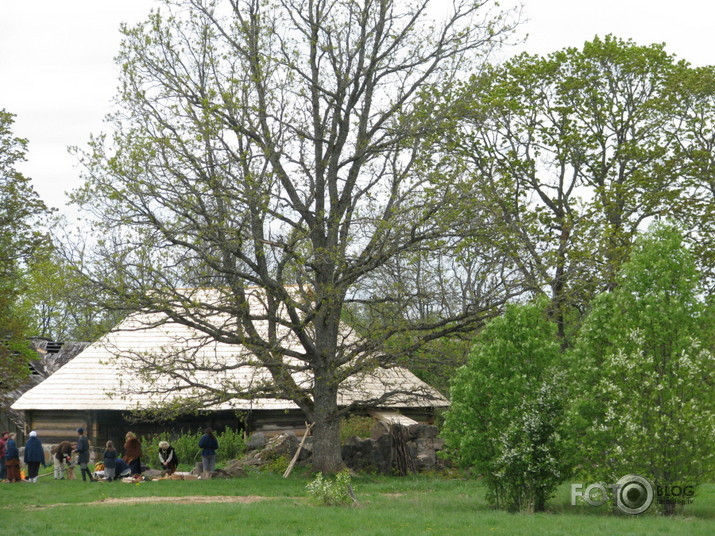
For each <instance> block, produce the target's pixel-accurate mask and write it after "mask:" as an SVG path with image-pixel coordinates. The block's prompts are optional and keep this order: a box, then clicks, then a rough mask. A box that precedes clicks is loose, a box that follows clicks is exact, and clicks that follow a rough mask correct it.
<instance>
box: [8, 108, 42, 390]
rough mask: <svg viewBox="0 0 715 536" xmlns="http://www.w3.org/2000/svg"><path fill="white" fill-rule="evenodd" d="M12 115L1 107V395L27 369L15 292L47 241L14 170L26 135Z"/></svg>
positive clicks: (38, 209)
mask: <svg viewBox="0 0 715 536" xmlns="http://www.w3.org/2000/svg"><path fill="white" fill-rule="evenodd" d="M13 118H14V115H13V114H11V113H9V112H7V111H5V110H0V378H2V379H1V380H0V395H4V394H6V393H7V392H8V391H11V390H12V389H14V388H15V387H16V386H17V385H18V384H19V383H21V382H22V381H23V380H24V379H25V378H26V377H27V375H28V374H29V367H28V365H27V361H28V359H29V358H30V357H33V353H32V351H31V350H30V347H29V344H28V339H27V338H28V336H29V335H30V334H31V333H30V332H29V318H28V316H27V315H26V314H25V311H24V310H23V308H22V307H21V304H20V296H21V294H22V292H23V290H24V287H25V280H24V270H25V268H26V266H27V262H28V260H29V259H31V258H32V256H33V255H34V254H35V253H36V252H37V251H38V250H41V249H43V248H44V247H46V246H47V241H46V236H45V235H44V234H43V233H42V232H40V231H38V228H39V221H40V219H41V218H42V217H43V216H45V215H46V214H47V212H48V210H47V207H46V206H45V204H44V203H43V202H42V200H41V199H40V198H39V196H38V195H37V192H35V190H34V188H33V187H32V184H31V183H30V179H29V178H27V177H25V176H24V175H22V173H20V172H19V171H18V170H17V164H18V163H20V162H22V161H23V160H24V159H25V153H26V151H27V140H24V139H22V138H18V137H16V136H14V135H13V133H12V125H13V122H14V120H13ZM3 398H4V397H3ZM3 402H4V400H3Z"/></svg>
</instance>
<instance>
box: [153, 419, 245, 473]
mask: <svg viewBox="0 0 715 536" xmlns="http://www.w3.org/2000/svg"><path fill="white" fill-rule="evenodd" d="M202 435H204V433H203V431H197V432H196V433H193V434H192V433H187V434H182V435H180V436H178V437H171V435H170V434H168V433H166V432H163V433H160V434H154V435H151V436H147V437H142V438H141V442H142V452H143V458H144V461H145V463H147V464H148V465H149V466H150V467H157V466H158V465H159V443H160V442H161V441H168V442H169V444H170V445H171V446H172V447H174V450H175V451H176V456H177V457H178V458H179V463H181V464H184V465H188V466H193V465H194V464H195V463H196V462H198V461H201V449H199V440H200V439H201V436H202ZM216 439H218V444H219V448H218V450H217V451H216V461H217V462H218V463H225V462H227V461H230V460H234V459H236V458H239V457H240V456H241V455H242V454H243V453H244V452H245V451H246V443H245V441H244V439H243V434H242V433H241V432H240V431H238V430H232V429H231V428H226V430H225V431H224V432H223V433H222V434H216Z"/></svg>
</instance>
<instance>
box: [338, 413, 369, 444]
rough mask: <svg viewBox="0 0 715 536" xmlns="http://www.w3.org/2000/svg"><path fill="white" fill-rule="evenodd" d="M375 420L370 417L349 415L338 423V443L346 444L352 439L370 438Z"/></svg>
mask: <svg viewBox="0 0 715 536" xmlns="http://www.w3.org/2000/svg"><path fill="white" fill-rule="evenodd" d="M374 424H375V420H374V419H373V418H372V417H362V416H360V415H350V416H348V417H346V418H345V419H343V420H342V421H340V442H341V443H347V441H348V440H349V439H350V438H351V437H353V436H357V437H370V435H371V434H372V427H373V425H374Z"/></svg>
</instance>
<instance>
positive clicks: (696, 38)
mask: <svg viewBox="0 0 715 536" xmlns="http://www.w3.org/2000/svg"><path fill="white" fill-rule="evenodd" d="M436 1H437V2H440V1H445V2H447V1H448V0H436ZM523 3H524V8H525V16H526V17H527V18H528V21H527V22H526V23H525V24H524V25H523V26H522V29H521V34H522V35H526V34H528V35H529V37H528V40H527V41H526V44H525V45H524V46H523V47H521V49H525V50H528V51H529V52H532V53H536V54H546V53H548V52H551V51H553V50H557V49H560V48H563V47H566V46H580V45H581V44H583V42H584V41H586V40H589V39H591V38H592V37H593V36H594V35H605V34H607V33H613V34H615V35H617V36H619V37H622V38H632V39H634V40H635V41H636V42H638V43H640V44H650V43H653V42H665V43H666V44H667V50H668V51H669V52H671V53H674V54H676V55H677V56H678V57H679V58H682V59H686V60H688V61H689V62H691V63H692V64H694V65H710V64H715V47H714V46H713V43H712V40H713V30H715V1H713V0H678V1H672V0H669V1H666V0H523ZM156 5H157V4H156V2H155V1H154V0H64V1H61V2H60V1H58V0H0V109H1V108H4V109H6V110H7V111H9V112H12V113H14V114H16V116H17V117H16V119H15V125H14V134H15V135H16V136H20V137H24V138H27V139H28V140H29V142H30V145H29V151H28V154H27V159H28V161H27V162H26V163H24V164H22V165H21V166H20V169H21V171H22V172H23V173H25V175H27V176H29V177H31V178H32V179H33V184H34V186H35V189H36V190H37V191H38V192H39V194H40V195H41V196H42V198H43V199H44V200H45V202H46V203H47V204H49V205H50V206H54V207H58V208H61V207H62V206H63V205H64V203H65V201H66V198H65V195H64V193H65V192H66V191H68V190H70V189H73V188H75V187H76V186H78V185H79V171H78V169H77V165H76V161H75V159H74V157H72V156H70V155H69V154H68V153H67V147H68V146H70V145H79V146H83V145H85V144H86V142H87V140H88V138H89V134H90V133H99V132H101V131H102V130H106V127H105V126H104V125H103V124H102V119H103V117H104V116H105V115H106V113H107V112H108V111H109V109H110V100H111V98H112V96H113V94H114V88H115V87H116V82H117V71H116V68H115V66H114V62H113V58H114V56H115V54H116V52H117V50H118V46H119V31H118V28H119V23H120V22H122V21H124V22H130V23H132V22H136V21H138V20H141V19H143V18H144V16H145V15H146V14H147V13H148V12H149V10H150V8H151V7H152V6H156Z"/></svg>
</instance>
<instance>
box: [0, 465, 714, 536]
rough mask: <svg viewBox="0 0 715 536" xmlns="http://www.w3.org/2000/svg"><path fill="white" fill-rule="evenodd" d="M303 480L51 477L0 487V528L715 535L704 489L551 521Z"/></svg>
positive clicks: (376, 486) (400, 492)
mask: <svg viewBox="0 0 715 536" xmlns="http://www.w3.org/2000/svg"><path fill="white" fill-rule="evenodd" d="M309 480H311V478H310V477H308V476H305V475H300V474H294V475H292V476H291V477H290V478H289V479H283V478H281V477H280V476H278V475H274V474H270V473H255V474H251V475H250V476H248V477H246V478H241V479H233V480H210V481H185V482H182V481H155V482H142V483H140V484H125V483H122V482H112V483H106V482H99V483H94V484H90V483H85V482H82V481H81V480H79V481H77V480H75V481H56V480H53V479H52V476H49V477H44V478H41V479H40V482H39V483H37V484H26V483H20V484H0V526H2V527H3V529H4V530H5V531H6V532H7V534H11V535H12V536H24V535H28V536H30V535H31V536H45V535H47V536H55V535H56V536H65V535H67V536H68V535H95V534H96V535H107V536H109V535H112V536H114V535H121V536H127V535H128V534H132V535H133V534H137V535H156V534H161V535H164V534H165V535H171V536H179V535H191V536H200V535H204V534H205V535H209V536H222V535H227V536H228V535H232V536H233V535H281V536H286V535H290V536H293V535H295V536H298V535H333V534H334V535H358V534H359V535H371V536H372V535H385V536H388V535H389V536H399V535H410V536H413V535H423V534H424V535H427V534H429V535H439V536H446V535H465V536H467V535H469V536H473V535H476V534H508V535H512V534H539V535H541V534H545V535H572V534H584V535H589V534H593V535H596V534H598V535H599V536H601V535H603V534H629V535H640V534H642V535H654V534H656V535H657V534H663V535H666V534H667V535H680V534H682V535H699V534H702V535H708V536H709V535H711V534H715V485H706V486H703V487H702V488H701V490H700V491H699V493H698V496H697V497H696V498H695V502H694V504H693V505H691V506H689V507H688V508H687V509H686V510H685V514H684V515H682V516H676V517H675V518H670V519H667V518H663V517H659V516H656V515H653V514H649V513H646V514H644V515H641V516H626V515H623V514H615V513H613V511H612V510H611V509H609V508H608V507H607V506H603V507H600V508H592V507H588V506H576V507H574V506H571V505H570V502H569V501H570V491H569V490H570V488H569V487H568V486H564V487H562V488H561V489H560V490H559V493H558V494H557V496H556V497H555V498H554V499H553V500H552V501H551V503H550V512H549V513H545V514H538V515H526V514H508V513H505V512H498V511H494V510H491V509H490V508H489V507H488V506H487V505H486V503H485V501H484V489H483V487H482V486H481V485H480V484H479V482H476V481H473V480H451V479H447V478H440V477H433V476H432V477H427V476H418V477H408V478H385V477H369V476H360V477H355V478H354V479H353V483H354V486H355V491H356V495H357V498H358V500H359V501H360V507H358V508H339V507H326V506H315V505H313V504H311V502H310V501H309V500H308V498H307V495H306V492H305V485H306V484H307V483H308V481H309ZM158 497H173V498H175V499H173V500H172V502H158V499H157V498H158ZM181 497H184V498H187V499H188V498H190V499H188V500H186V502H179V499H178V498H181ZM207 497H213V498H214V499H207ZM250 497H253V498H254V499H253V501H254V502H251V501H250V500H249V499H248V498H250ZM214 500H216V501H217V502H206V501H214ZM219 500H220V501H228V500H232V501H238V502H218V501H219ZM100 501H104V502H100Z"/></svg>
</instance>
